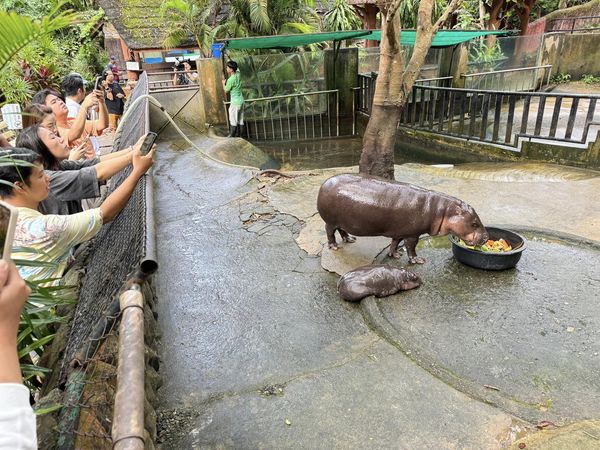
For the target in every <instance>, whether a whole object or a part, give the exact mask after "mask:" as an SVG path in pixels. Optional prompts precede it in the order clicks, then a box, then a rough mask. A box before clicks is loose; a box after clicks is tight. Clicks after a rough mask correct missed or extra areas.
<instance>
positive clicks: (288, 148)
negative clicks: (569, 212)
mask: <svg viewBox="0 0 600 450" xmlns="http://www.w3.org/2000/svg"><path fill="white" fill-rule="evenodd" d="M255 145H256V146H258V147H259V148H260V149H261V150H262V151H263V152H265V153H266V154H267V155H268V156H269V157H270V158H271V159H272V166H273V167H274V168H281V169H282V170H286V171H293V170H312V169H325V168H330V167H350V166H356V165H358V163H359V160H360V154H361V151H362V138H361V137H360V136H354V137H343V138H335V139H321V140H313V141H296V142H292V141H291V142H263V143H258V144H255ZM395 163H396V164H410V163H417V164H422V165H427V166H428V167H423V166H420V167H419V170H424V171H430V172H432V173H439V174H442V175H449V176H455V177H461V178H473V179H484V180H494V181H578V180H586V179H590V178H595V177H598V176H600V172H597V171H593V170H588V169H578V168H575V167H569V166H561V165H558V164H547V163H535V162H527V161H524V162H500V161H494V162H492V161H489V160H488V159H487V158H486V157H485V156H479V155H477V154H475V153H472V154H468V155H467V154H456V153H453V154H450V152H449V153H448V154H445V155H442V154H439V153H435V152H429V151H428V149H426V148H425V149H424V148H421V147H419V146H416V145H409V144H407V143H405V142H397V143H396V152H395ZM459 164H460V166H456V165H459ZM262 168H267V167H262Z"/></svg>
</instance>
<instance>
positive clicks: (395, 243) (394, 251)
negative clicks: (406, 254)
mask: <svg viewBox="0 0 600 450" xmlns="http://www.w3.org/2000/svg"><path fill="white" fill-rule="evenodd" d="M401 241H402V238H394V239H392V243H391V244H390V251H389V252H388V256H391V257H392V258H396V259H400V256H402V247H399V246H400V242H401Z"/></svg>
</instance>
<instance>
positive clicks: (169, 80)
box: [147, 70, 199, 92]
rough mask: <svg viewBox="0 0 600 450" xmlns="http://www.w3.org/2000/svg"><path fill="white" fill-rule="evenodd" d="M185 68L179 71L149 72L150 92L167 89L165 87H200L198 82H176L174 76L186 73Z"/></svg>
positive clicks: (170, 88)
mask: <svg viewBox="0 0 600 450" xmlns="http://www.w3.org/2000/svg"><path fill="white" fill-rule="evenodd" d="M184 73H185V71H184V70H178V71H174V70H173V71H170V72H169V71H163V72H148V73H147V78H148V81H147V83H148V90H149V91H150V92H155V91H157V90H165V89H169V90H172V89H190V88H196V89H198V87H199V85H198V83H190V84H177V85H176V84H174V83H173V76H174V75H180V74H184Z"/></svg>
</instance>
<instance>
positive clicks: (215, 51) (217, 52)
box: [212, 42, 225, 58]
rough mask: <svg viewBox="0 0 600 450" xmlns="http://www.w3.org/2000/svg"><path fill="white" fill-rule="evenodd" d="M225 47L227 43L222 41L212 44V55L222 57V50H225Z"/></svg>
mask: <svg viewBox="0 0 600 450" xmlns="http://www.w3.org/2000/svg"><path fill="white" fill-rule="evenodd" d="M223 47H225V44H224V43H222V42H219V43H218V44H213V45H212V56H213V58H220V57H221V52H222V51H223Z"/></svg>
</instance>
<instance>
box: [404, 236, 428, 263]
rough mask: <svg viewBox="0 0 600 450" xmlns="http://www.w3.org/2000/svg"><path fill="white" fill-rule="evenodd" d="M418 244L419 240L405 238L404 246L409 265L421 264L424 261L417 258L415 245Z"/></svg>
mask: <svg viewBox="0 0 600 450" xmlns="http://www.w3.org/2000/svg"><path fill="white" fill-rule="evenodd" d="M418 242H419V238H418V237H417V238H406V239H405V240H404V245H405V247H406V252H407V253H408V262H409V263H410V264H423V263H424V262H425V260H424V259H423V258H421V257H420V256H417V250H416V249H417V243H418Z"/></svg>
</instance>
